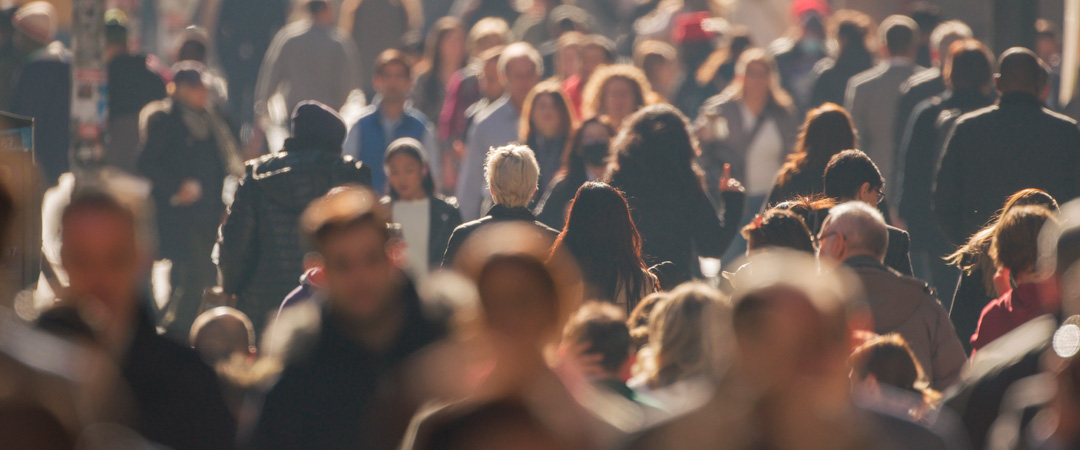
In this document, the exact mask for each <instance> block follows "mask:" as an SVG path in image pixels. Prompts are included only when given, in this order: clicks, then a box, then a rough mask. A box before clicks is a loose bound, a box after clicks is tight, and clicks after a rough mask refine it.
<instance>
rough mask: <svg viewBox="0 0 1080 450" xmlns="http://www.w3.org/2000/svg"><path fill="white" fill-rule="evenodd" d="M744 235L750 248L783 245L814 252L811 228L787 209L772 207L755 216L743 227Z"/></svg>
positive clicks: (783, 246)
mask: <svg viewBox="0 0 1080 450" xmlns="http://www.w3.org/2000/svg"><path fill="white" fill-rule="evenodd" d="M742 236H743V238H745V239H746V242H747V243H746V247H747V248H748V249H750V250H759V249H762V248H767V247H782V248H790V249H792V250H799V251H803V252H806V253H810V254H813V253H814V241H813V238H812V237H811V234H810V229H809V228H807V227H806V223H805V222H803V220H802V218H801V217H799V216H798V215H796V214H795V213H793V212H791V211H788V210H786V209H778V208H771V209H769V210H768V211H765V213H764V214H759V215H757V216H755V217H754V220H752V221H751V222H750V223H749V224H748V225H746V226H745V227H743V229H742Z"/></svg>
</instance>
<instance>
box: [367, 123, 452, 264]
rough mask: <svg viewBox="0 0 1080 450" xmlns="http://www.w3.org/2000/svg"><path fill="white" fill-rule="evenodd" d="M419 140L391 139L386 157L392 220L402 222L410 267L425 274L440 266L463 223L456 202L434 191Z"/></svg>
mask: <svg viewBox="0 0 1080 450" xmlns="http://www.w3.org/2000/svg"><path fill="white" fill-rule="evenodd" d="M425 155H426V152H425V151H424V148H423V146H422V145H421V144H420V141H417V140H416V139H412V138H401V139H398V140H395V141H394V142H391V143H390V146H389V147H387V148H386V156H385V157H384V158H383V161H384V163H383V164H384V165H383V167H384V169H385V170H386V178H387V179H388V180H389V185H390V188H389V189H388V191H389V193H390V195H388V196H386V197H384V198H383V199H382V202H383V203H384V204H386V205H388V206H389V208H390V213H391V217H392V220H393V221H394V222H395V223H397V224H399V225H401V232H402V236H403V237H404V240H405V254H406V257H407V259H406V261H407V264H408V267H407V268H408V269H409V272H410V274H411V275H413V276H414V277H423V276H424V275H426V274H427V272H428V271H429V270H432V269H435V268H438V267H439V264H440V262H441V261H442V257H443V252H444V251H445V250H446V244H447V242H449V241H450V234H451V233H453V232H454V228H457V226H458V225H461V213H459V212H458V209H457V206H456V205H453V204H451V203H448V202H447V201H446V200H444V199H442V198H441V197H440V196H438V195H436V194H435V182H434V180H432V178H431V171H430V169H429V168H428V164H427V157H426V156H425Z"/></svg>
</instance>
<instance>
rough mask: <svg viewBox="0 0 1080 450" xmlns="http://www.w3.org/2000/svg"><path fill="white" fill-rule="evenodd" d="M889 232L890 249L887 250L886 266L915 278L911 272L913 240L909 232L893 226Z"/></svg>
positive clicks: (890, 226) (889, 228)
mask: <svg viewBox="0 0 1080 450" xmlns="http://www.w3.org/2000/svg"><path fill="white" fill-rule="evenodd" d="M885 227H886V228H887V229H888V230H889V248H888V249H886V250H885V265H886V266H889V268H890V269H893V270H895V271H897V272H900V273H901V274H904V275H907V276H909V277H910V276H913V275H914V274H913V271H912V270H911V238H910V237H909V236H908V232H907V231H904V230H901V229H899V228H896V227H894V226H892V225H886V226H885Z"/></svg>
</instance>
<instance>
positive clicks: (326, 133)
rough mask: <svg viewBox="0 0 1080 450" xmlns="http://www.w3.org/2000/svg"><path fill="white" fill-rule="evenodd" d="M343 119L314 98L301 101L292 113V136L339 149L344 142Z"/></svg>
mask: <svg viewBox="0 0 1080 450" xmlns="http://www.w3.org/2000/svg"><path fill="white" fill-rule="evenodd" d="M345 131H346V130H345V121H344V120H342V119H341V116H339V115H338V113H337V112H336V111H334V110H333V109H330V108H329V107H328V106H326V105H324V104H322V103H319V102H317V101H315V100H306V101H302V102H300V103H299V104H297V105H296V108H295V109H293V113H292V136H293V137H294V138H296V139H297V140H300V141H306V142H314V143H319V144H324V145H327V146H330V147H335V148H338V149H340V148H341V145H342V144H343V143H344V142H345Z"/></svg>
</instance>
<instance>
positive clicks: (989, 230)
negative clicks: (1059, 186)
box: [945, 188, 1058, 294]
mask: <svg viewBox="0 0 1080 450" xmlns="http://www.w3.org/2000/svg"><path fill="white" fill-rule="evenodd" d="M1025 205H1041V206H1044V207H1046V208H1048V209H1050V210H1052V211H1057V210H1058V203H1057V200H1055V199H1054V197H1051V196H1050V194H1048V193H1046V191H1043V190H1040V189H1031V188H1029V189H1024V190H1021V191H1019V192H1017V193H1015V194H1013V195H1010V196H1009V198H1008V200H1006V201H1005V206H1004V207H1002V208H1001V210H1000V211H998V212H997V214H995V215H994V216H993V217H991V218H990V220H989V221H988V222H987V224H986V225H985V226H983V228H982V229H981V230H979V231H977V232H975V234H973V235H971V237H970V238H968V241H967V242H966V243H964V245H961V246H960V248H957V249H956V251H955V252H953V253H952V254H950V255H948V256H946V257H945V262H947V263H948V264H951V265H954V266H957V267H959V268H960V270H961V271H963V272H964V273H966V274H968V275H971V274H973V273H974V272H975V270H976V269H981V270H982V274H983V287H984V288H985V289H986V292H987V294H992V293H993V292H994V277H993V275H994V272H995V267H994V260H993V258H991V257H990V244H991V243H992V242H993V239H994V231H995V230H996V229H997V224H998V221H999V220H1000V219H1001V216H1003V215H1005V214H1008V212H1009V211H1010V210H1012V209H1013V208H1014V207H1017V206H1025Z"/></svg>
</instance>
